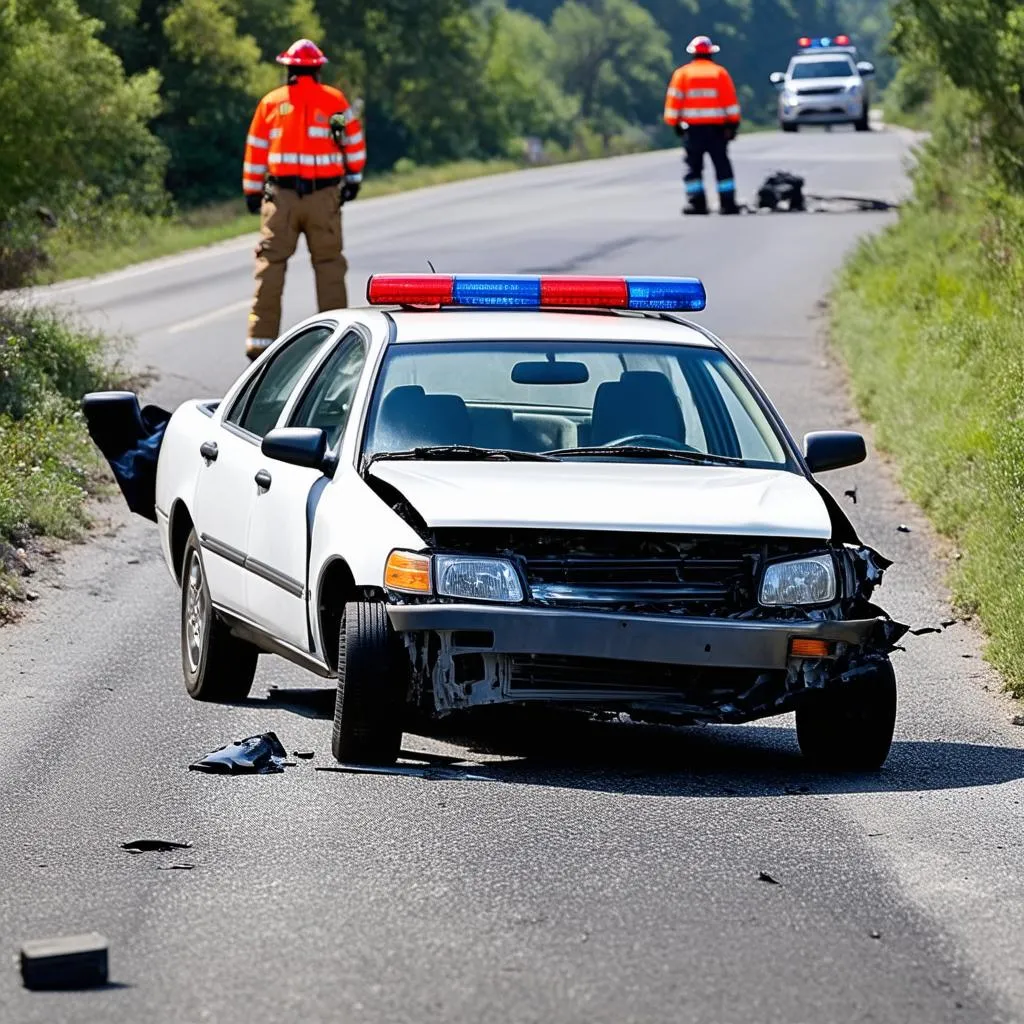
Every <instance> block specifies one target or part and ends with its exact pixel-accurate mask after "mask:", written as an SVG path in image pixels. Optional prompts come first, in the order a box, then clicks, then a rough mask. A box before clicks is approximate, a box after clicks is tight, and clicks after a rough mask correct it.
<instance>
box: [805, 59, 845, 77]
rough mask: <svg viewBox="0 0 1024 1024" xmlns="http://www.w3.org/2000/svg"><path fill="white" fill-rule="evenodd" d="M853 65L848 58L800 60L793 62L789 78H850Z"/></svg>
mask: <svg viewBox="0 0 1024 1024" xmlns="http://www.w3.org/2000/svg"><path fill="white" fill-rule="evenodd" d="M853 74H854V70H853V65H852V64H851V63H850V62H849V61H848V60H845V59H843V60H801V61H797V62H795V63H794V64H793V67H792V68H791V69H790V72H789V77H790V78H850V77H851V76H852V75H853Z"/></svg>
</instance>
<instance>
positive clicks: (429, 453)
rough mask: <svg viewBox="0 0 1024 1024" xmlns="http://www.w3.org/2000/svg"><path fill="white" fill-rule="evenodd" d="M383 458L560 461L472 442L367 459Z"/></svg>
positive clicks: (551, 456) (428, 446) (551, 457)
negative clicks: (476, 444)
mask: <svg viewBox="0 0 1024 1024" xmlns="http://www.w3.org/2000/svg"><path fill="white" fill-rule="evenodd" d="M381 459H419V460H423V461H428V460H430V459H435V460H438V461H441V460H450V461H453V462H454V461H462V460H465V461H471V460H474V459H479V460H481V461H488V462H558V459H557V458H556V457H555V455H554V454H551V453H544V454H541V453H540V452H520V451H516V450H515V449H512V448H477V447H476V446H475V445H471V444H433V445H426V446H424V447H421V448H407V449H405V450H403V451H398V452H375V453H374V454H373V455H371V456H370V457H369V458H368V459H367V460H366V465H367V467H369V466H371V465H373V463H375V462H379V461H380V460H381Z"/></svg>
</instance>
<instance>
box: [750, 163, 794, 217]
mask: <svg viewBox="0 0 1024 1024" xmlns="http://www.w3.org/2000/svg"><path fill="white" fill-rule="evenodd" d="M803 188H804V179H803V178H801V177H798V176H797V175H795V174H791V173H790V172H789V171H775V173H774V174H770V175H769V176H768V177H767V178H765V180H764V183H763V184H762V185H761V187H760V188H759V189H758V190H757V208H758V209H759V210H772V211H775V210H778V209H779V207H780V206H784V208H785V209H786V210H788V211H790V212H792V213H798V212H800V211H802V210H804V209H805V204H804V193H803Z"/></svg>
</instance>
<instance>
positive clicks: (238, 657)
mask: <svg viewBox="0 0 1024 1024" xmlns="http://www.w3.org/2000/svg"><path fill="white" fill-rule="evenodd" d="M259 653H260V652H259V650H258V649H257V648H255V647H253V645H252V644H250V643H247V642H246V641H245V640H239V639H238V638H237V637H234V636H232V635H231V633H230V632H229V630H228V627H227V626H226V625H224V623H223V622H221V621H220V619H218V618H217V615H216V613H215V612H214V610H213V603H212V601H211V600H210V588H209V586H208V585H207V582H206V570H205V568H204V567H203V556H202V554H201V552H200V550H199V538H198V537H197V536H196V534H195V531H194V530H193V531H192V533H191V534H190V535H189V538H188V543H187V544H186V545H185V557H184V559H183V560H182V563H181V669H182V672H183V674H184V676H185V689H186V690H187V691H188V695H189V696H190V697H191V698H192V699H193V700H202V701H219V702H222V703H231V702H233V701H239V700H245V698H246V697H248V696H249V691H250V690H251V689H252V681H253V678H254V677H255V675H256V661H257V659H258V658H259Z"/></svg>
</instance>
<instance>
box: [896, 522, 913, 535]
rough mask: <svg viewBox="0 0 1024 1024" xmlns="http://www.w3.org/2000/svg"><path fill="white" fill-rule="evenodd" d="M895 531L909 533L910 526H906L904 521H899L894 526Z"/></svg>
mask: <svg viewBox="0 0 1024 1024" xmlns="http://www.w3.org/2000/svg"><path fill="white" fill-rule="evenodd" d="M896 532H897V533H910V527H909V526H907V524H906V523H900V525H899V526H897V527H896Z"/></svg>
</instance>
